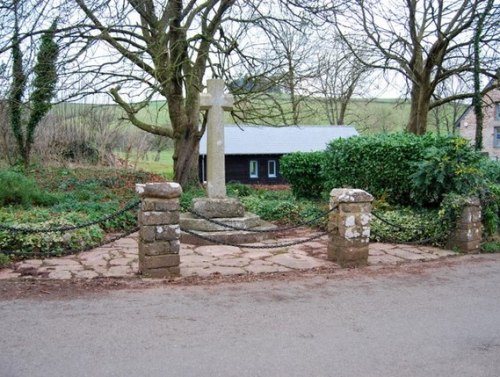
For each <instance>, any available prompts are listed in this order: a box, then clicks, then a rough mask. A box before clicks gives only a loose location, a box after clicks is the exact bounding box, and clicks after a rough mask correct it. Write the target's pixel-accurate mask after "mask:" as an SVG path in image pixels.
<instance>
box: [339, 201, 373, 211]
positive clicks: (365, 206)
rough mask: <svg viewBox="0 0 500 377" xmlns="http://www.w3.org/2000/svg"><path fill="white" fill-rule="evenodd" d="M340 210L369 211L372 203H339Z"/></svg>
mask: <svg viewBox="0 0 500 377" xmlns="http://www.w3.org/2000/svg"><path fill="white" fill-rule="evenodd" d="M339 210H340V212H347V213H350V212H358V213H360V212H368V213H369V212H371V210H372V205H371V203H369V202H367V203H339Z"/></svg>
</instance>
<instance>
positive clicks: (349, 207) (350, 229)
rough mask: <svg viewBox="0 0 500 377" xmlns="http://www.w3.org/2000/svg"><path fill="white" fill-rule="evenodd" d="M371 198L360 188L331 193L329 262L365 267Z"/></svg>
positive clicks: (368, 241) (337, 190)
mask: <svg viewBox="0 0 500 377" xmlns="http://www.w3.org/2000/svg"><path fill="white" fill-rule="evenodd" d="M372 201H373V196H371V195H370V194H369V193H367V192H366V191H363V190H359V189H333V190H332V191H331V192H330V209H333V210H332V212H331V213H330V218H329V222H328V231H329V240H328V259H329V260H331V261H334V262H337V263H338V264H339V265H340V266H341V267H357V266H365V265H367V264H368V246H369V244H370V220H371V209H372V204H371V203H372Z"/></svg>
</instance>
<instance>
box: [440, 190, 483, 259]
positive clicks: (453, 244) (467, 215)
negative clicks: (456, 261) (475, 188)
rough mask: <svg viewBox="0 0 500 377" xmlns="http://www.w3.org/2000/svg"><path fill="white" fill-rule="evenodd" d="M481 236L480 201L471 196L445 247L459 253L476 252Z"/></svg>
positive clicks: (479, 245) (478, 248)
mask: <svg viewBox="0 0 500 377" xmlns="http://www.w3.org/2000/svg"><path fill="white" fill-rule="evenodd" d="M482 236H483V225H482V223H481V203H480V202H479V199H477V198H471V199H468V200H467V201H466V202H465V205H464V208H463V209H462V213H461V214H460V216H459V218H458V220H457V224H456V227H455V229H454V230H453V231H452V232H451V234H450V238H449V239H448V244H447V247H448V249H452V250H458V251H460V252H461V253H477V252H479V250H480V247H481V241H482Z"/></svg>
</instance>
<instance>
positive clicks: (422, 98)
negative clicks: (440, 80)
mask: <svg viewBox="0 0 500 377" xmlns="http://www.w3.org/2000/svg"><path fill="white" fill-rule="evenodd" d="M430 92H431V90H430V85H428V84H426V85H419V84H417V83H413V87H412V90H411V108H410V118H409V119H408V124H407V126H406V130H407V131H408V132H410V133H413V134H415V135H423V134H425V133H426V132H427V116H428V114H429V105H430V99H431V96H430V94H429V93H430Z"/></svg>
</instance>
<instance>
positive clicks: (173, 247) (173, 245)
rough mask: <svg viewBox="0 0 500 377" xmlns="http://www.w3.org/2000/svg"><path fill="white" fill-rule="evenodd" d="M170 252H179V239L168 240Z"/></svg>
mask: <svg viewBox="0 0 500 377" xmlns="http://www.w3.org/2000/svg"><path fill="white" fill-rule="evenodd" d="M169 243H170V252H171V253H172V254H179V251H180V250H181V241H179V240H174V241H170V242H169Z"/></svg>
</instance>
